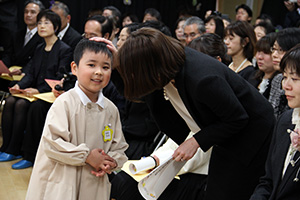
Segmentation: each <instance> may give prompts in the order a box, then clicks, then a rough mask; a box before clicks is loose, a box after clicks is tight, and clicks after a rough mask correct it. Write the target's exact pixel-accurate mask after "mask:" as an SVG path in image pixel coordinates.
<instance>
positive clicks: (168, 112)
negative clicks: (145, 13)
mask: <svg viewBox="0 0 300 200" xmlns="http://www.w3.org/2000/svg"><path fill="white" fill-rule="evenodd" d="M185 53H186V61H185V63H184V65H183V67H182V69H181V71H180V72H179V73H178V75H177V76H176V77H175V84H176V88H177V90H178V92H179V95H180V97H181V99H182V101H183V103H184V105H185V106H186V108H187V110H188V111H189V113H190V114H191V116H192V118H193V119H194V121H195V122H196V123H197V125H198V126H199V127H200V128H201V130H200V131H199V132H198V133H196V134H195V135H194V138H195V139H196V140H197V142H198V144H199V145H200V147H201V148H202V150H204V151H207V150H208V149H209V148H211V147H213V152H212V156H211V161H210V166H209V180H208V187H207V197H206V198H207V199H214V200H215V199H223V200H224V199H239V200H241V199H249V198H250V196H251V194H252V192H253V190H254V188H255V186H256V185H257V184H258V179H259V177H260V176H261V175H262V174H263V173H264V164H265V159H266V156H267V152H268V147H269V142H270V140H271V135H272V130H273V126H274V120H275V119H274V115H273V109H272V107H271V105H270V104H269V102H268V101H267V100H266V99H265V98H264V97H263V96H262V95H261V94H259V92H258V91H257V90H256V89H255V88H254V87H253V86H251V85H250V84H249V83H248V82H247V81H245V80H244V79H243V78H242V77H241V76H239V75H237V74H236V73H234V72H233V71H232V70H230V69H229V68H228V67H227V66H225V65H223V64H221V63H220V62H218V61H217V60H215V59H213V58H211V57H209V56H207V55H204V54H202V53H199V52H197V51H195V50H192V49H189V48H186V49H185ZM146 102H147V104H148V105H149V107H150V110H151V112H152V114H153V116H154V118H155V119H156V122H157V124H158V126H159V128H160V129H161V131H162V132H164V133H166V134H167V135H168V136H170V137H171V138H172V139H173V140H174V141H176V142H177V143H178V144H180V143H181V142H183V141H184V139H185V138H186V137H187V135H188V133H189V131H190V130H189V128H188V127H187V125H186V123H185V122H184V120H183V119H182V118H181V117H180V116H179V115H178V114H177V112H176V111H175V109H174V108H173V106H172V105H171V104H170V102H169V101H166V100H165V99H164V97H163V91H162V90H157V91H155V92H153V93H152V94H150V95H148V96H147V97H146Z"/></svg>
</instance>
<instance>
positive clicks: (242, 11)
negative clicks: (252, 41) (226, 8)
mask: <svg viewBox="0 0 300 200" xmlns="http://www.w3.org/2000/svg"><path fill="white" fill-rule="evenodd" d="M235 13H236V15H235V20H236V21H246V22H249V23H250V22H251V20H252V10H251V8H250V7H249V6H247V5H246V4H241V5H239V6H237V7H236V9H235Z"/></svg>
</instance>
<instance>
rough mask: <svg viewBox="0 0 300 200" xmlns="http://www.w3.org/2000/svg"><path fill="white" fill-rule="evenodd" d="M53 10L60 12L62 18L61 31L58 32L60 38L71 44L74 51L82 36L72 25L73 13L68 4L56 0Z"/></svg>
mask: <svg viewBox="0 0 300 200" xmlns="http://www.w3.org/2000/svg"><path fill="white" fill-rule="evenodd" d="M51 10H52V11H53V12H55V13H56V14H58V15H59V16H60V19H61V28H60V32H59V33H58V38H59V39H60V40H62V41H63V42H64V43H66V44H67V45H69V46H70V47H71V48H72V49H73V51H74V49H75V47H76V45H77V43H78V42H79V41H80V40H81V38H82V37H81V35H80V34H79V33H78V32H77V31H76V30H75V29H74V28H72V27H71V26H70V20H71V15H70V10H69V8H68V6H67V5H66V4H64V3H62V2H59V1H55V3H54V4H53V5H52V7H51Z"/></svg>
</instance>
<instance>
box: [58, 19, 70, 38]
mask: <svg viewBox="0 0 300 200" xmlns="http://www.w3.org/2000/svg"><path fill="white" fill-rule="evenodd" d="M69 26H70V24H69V23H67V26H66V27H65V28H64V29H63V30H61V31H60V32H59V33H58V37H59V39H60V40H62V39H63V37H64V36H65V34H66V32H67V30H68V28H69Z"/></svg>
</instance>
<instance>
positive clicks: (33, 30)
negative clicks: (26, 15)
mask: <svg viewBox="0 0 300 200" xmlns="http://www.w3.org/2000/svg"><path fill="white" fill-rule="evenodd" d="M29 32H31V37H32V36H34V34H35V33H36V32H37V27H35V28H33V29H31V30H29V28H28V27H27V29H26V34H27V33H29Z"/></svg>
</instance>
